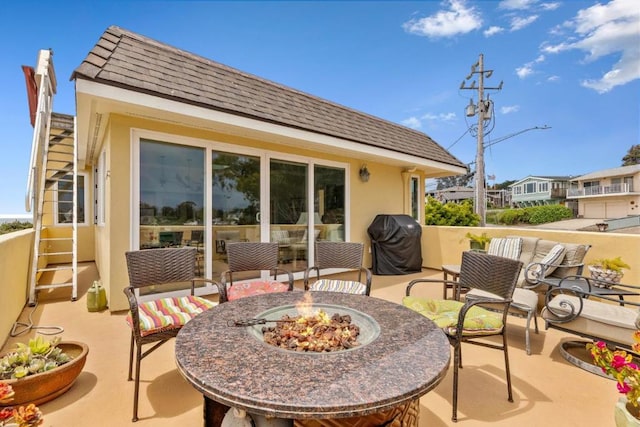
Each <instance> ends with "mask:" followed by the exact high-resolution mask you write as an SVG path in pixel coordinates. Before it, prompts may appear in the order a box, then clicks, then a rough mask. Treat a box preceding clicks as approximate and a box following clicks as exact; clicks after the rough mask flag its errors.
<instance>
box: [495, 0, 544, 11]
mask: <svg viewBox="0 0 640 427" xmlns="http://www.w3.org/2000/svg"><path fill="white" fill-rule="evenodd" d="M537 2H538V0H503V1H501V2H500V4H499V5H498V9H507V10H524V9H529V8H530V7H531V6H533V5H534V4H536V3H537Z"/></svg>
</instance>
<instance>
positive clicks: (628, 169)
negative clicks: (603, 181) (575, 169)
mask: <svg viewBox="0 0 640 427" xmlns="http://www.w3.org/2000/svg"><path fill="white" fill-rule="evenodd" d="M638 172H640V165H631V166H620V167H618V168H612V169H602V170H599V171H596V172H591V173H588V174H586V175H581V176H577V177H575V178H573V179H572V180H571V181H586V180H589V179H597V178H609V177H614V176H624V175H634V174H636V173H638Z"/></svg>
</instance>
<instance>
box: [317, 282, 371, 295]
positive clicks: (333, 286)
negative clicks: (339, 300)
mask: <svg viewBox="0 0 640 427" xmlns="http://www.w3.org/2000/svg"><path fill="white" fill-rule="evenodd" d="M309 290H310V291H329V292H343V293H345V294H358V295H364V294H365V293H366V291H367V287H366V286H365V285H364V284H362V283H360V282H358V281H354V280H328V279H323V280H318V281H317V282H315V283H314V284H312V285H311V286H309Z"/></svg>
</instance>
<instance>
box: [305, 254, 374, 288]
mask: <svg viewBox="0 0 640 427" xmlns="http://www.w3.org/2000/svg"><path fill="white" fill-rule="evenodd" d="M315 251H316V252H315V260H316V262H315V265H314V266H313V267H309V268H308V269H307V270H306V271H305V272H304V289H305V291H309V290H311V291H332V292H346V293H351V294H362V295H369V294H370V293H371V271H370V270H369V269H368V268H366V267H364V266H363V265H362V254H363V252H364V245H363V244H362V243H357V242H316V244H315ZM322 268H345V269H349V270H352V271H354V272H356V271H357V273H358V280H357V281H353V280H331V279H320V269H322ZM313 271H315V272H316V278H317V280H316V281H315V282H314V283H311V284H310V283H309V278H310V276H311V274H312V273H313ZM363 273H364V278H365V281H364V282H363V281H362V275H363Z"/></svg>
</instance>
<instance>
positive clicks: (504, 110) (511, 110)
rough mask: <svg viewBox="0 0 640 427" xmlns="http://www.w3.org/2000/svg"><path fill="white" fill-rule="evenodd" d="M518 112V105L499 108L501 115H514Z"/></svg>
mask: <svg viewBox="0 0 640 427" xmlns="http://www.w3.org/2000/svg"><path fill="white" fill-rule="evenodd" d="M519 110H520V106H519V105H507V106H506V107H500V112H501V113H502V114H510V113H516V112H518V111H519Z"/></svg>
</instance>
